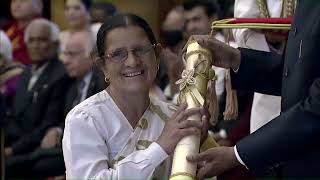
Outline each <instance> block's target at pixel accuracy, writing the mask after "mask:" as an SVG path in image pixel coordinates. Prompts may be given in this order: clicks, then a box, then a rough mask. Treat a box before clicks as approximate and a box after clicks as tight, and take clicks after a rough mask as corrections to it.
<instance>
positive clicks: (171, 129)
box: [156, 104, 207, 154]
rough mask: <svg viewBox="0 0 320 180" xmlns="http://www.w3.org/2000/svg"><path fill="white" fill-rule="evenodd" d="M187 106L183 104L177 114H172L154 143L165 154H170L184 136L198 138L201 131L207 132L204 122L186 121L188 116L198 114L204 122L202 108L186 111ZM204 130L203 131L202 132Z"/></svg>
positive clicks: (204, 114) (204, 113) (204, 116)
mask: <svg viewBox="0 0 320 180" xmlns="http://www.w3.org/2000/svg"><path fill="white" fill-rule="evenodd" d="M186 108H187V105H186V104H183V105H181V106H180V107H179V109H178V110H177V112H176V113H175V114H173V116H172V117H171V119H170V120H169V121H167V122H166V125H165V127H164V129H163V131H162V133H161V135H160V137H159V138H158V140H157V141H156V142H157V143H158V144H159V145H160V146H161V147H162V148H163V149H164V151H166V153H167V154H171V153H172V152H173V151H174V149H175V147H176V145H177V144H178V142H179V141H180V140H181V139H182V138H183V137H185V136H190V135H197V136H200V134H201V131H207V129H205V128H204V122H202V121H193V120H187V119H188V117H189V116H191V115H196V114H199V115H200V117H201V119H202V120H206V119H207V118H206V112H205V110H204V109H203V108H191V109H186ZM204 129H205V130H204Z"/></svg>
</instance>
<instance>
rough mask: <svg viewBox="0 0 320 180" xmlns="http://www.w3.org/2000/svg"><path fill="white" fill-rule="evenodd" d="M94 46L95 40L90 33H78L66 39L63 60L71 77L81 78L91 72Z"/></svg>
mask: <svg viewBox="0 0 320 180" xmlns="http://www.w3.org/2000/svg"><path fill="white" fill-rule="evenodd" d="M93 46H94V39H93V36H92V33H91V32H89V31H81V32H76V33H74V34H73V35H71V36H70V37H68V39H66V42H65V45H64V49H63V52H62V56H61V60H62V62H63V64H64V65H65V68H66V70H67V72H68V74H69V76H71V77H75V78H81V77H83V76H84V75H86V74H87V73H88V72H89V71H90V70H91V68H92V65H93V61H92V60H91V58H90V52H91V50H92V49H93Z"/></svg>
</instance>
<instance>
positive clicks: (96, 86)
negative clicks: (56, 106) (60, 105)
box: [62, 70, 106, 127]
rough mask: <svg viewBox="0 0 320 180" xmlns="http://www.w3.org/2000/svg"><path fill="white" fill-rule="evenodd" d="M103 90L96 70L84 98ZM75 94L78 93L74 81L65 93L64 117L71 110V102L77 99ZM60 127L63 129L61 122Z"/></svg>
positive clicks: (103, 86)
mask: <svg viewBox="0 0 320 180" xmlns="http://www.w3.org/2000/svg"><path fill="white" fill-rule="evenodd" d="M105 88H106V83H105V82H104V79H103V75H102V74H101V73H99V72H97V71H96V70H94V71H92V77H91V80H90V83H89V87H88V91H87V95H86V98H88V97H90V96H92V95H94V94H96V93H98V92H100V91H102V90H103V89H105ZM77 93H78V90H77V83H76V81H74V82H73V83H72V84H71V86H70V88H69V90H68V92H67V96H66V100H65V107H64V115H65V117H66V116H67V114H68V112H69V111H70V110H71V109H72V108H73V102H74V100H75V98H76V97H77ZM62 127H64V121H63V126H62Z"/></svg>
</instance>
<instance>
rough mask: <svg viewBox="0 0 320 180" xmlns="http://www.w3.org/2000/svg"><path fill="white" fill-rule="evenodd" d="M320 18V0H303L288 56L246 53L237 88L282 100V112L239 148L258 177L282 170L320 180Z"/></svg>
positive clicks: (235, 79)
mask: <svg viewBox="0 0 320 180" xmlns="http://www.w3.org/2000/svg"><path fill="white" fill-rule="evenodd" d="M319 17H320V1H313V0H303V1H302V0H300V1H298V5H297V9H296V14H295V17H294V22H293V24H292V28H291V31H290V33H289V39H288V44H287V47H286V52H285V56H284V57H281V56H279V55H276V54H272V53H267V52H258V51H254V50H248V49H240V51H241V65H240V69H239V71H238V73H237V74H234V73H233V74H232V82H233V86H234V87H235V88H239V89H245V90H254V91H257V92H260V93H264V94H271V95H281V96H282V102H281V114H280V115H279V116H278V117H276V118H275V119H274V120H272V121H271V122H269V123H268V124H267V125H265V126H264V127H262V128H261V129H260V130H258V131H256V132H255V133H253V134H252V135H250V136H248V137H246V138H244V139H243V140H241V141H240V142H238V143H237V145H236V146H237V150H238V153H239V155H240V157H241V159H242V160H243V162H244V163H245V164H246V166H248V168H249V169H251V170H253V171H255V172H257V173H262V172H266V171H268V170H272V169H275V168H277V167H282V168H281V169H282V170H281V172H282V175H283V176H284V177H295V178H302V177H304V178H306V177H320V172H319V167H320V166H319V162H320V141H319V137H320V71H319V68H320V60H319V57H320V51H319V49H318V48H319V47H320V18H319ZM283 58H284V59H283ZM281 77H282V78H281Z"/></svg>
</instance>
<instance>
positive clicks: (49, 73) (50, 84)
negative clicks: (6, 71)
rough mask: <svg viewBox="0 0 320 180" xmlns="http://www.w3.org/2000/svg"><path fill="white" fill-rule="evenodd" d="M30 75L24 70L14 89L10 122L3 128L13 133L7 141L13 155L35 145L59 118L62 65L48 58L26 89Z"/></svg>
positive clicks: (63, 77) (63, 83)
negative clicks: (36, 78) (11, 137)
mask: <svg viewBox="0 0 320 180" xmlns="http://www.w3.org/2000/svg"><path fill="white" fill-rule="evenodd" d="M30 78H31V72H30V69H26V70H25V71H24V72H23V73H22V75H21V80H20V82H19V85H18V88H17V92H16V97H15V102H14V111H15V112H14V121H13V123H12V124H11V126H9V128H8V129H7V130H8V131H9V134H8V136H15V138H14V139H15V140H14V141H13V143H12V144H11V147H12V148H13V152H14V154H20V153H26V152H29V151H32V150H33V149H35V148H36V147H38V146H39V144H40V142H41V140H42V138H43V136H44V134H45V132H46V131H47V129H48V128H50V127H52V126H56V125H57V124H58V123H59V122H60V119H62V118H63V107H64V105H63V104H64V100H63V99H64V98H63V97H64V95H65V94H64V89H65V88H67V86H68V83H69V78H68V76H67V74H66V73H65V69H64V67H63V65H62V64H61V63H60V62H59V61H58V60H57V59H52V60H50V61H49V64H48V65H47V67H46V68H45V69H44V71H43V72H42V74H41V75H40V77H39V79H38V80H37V81H36V83H35V84H34V86H33V88H32V89H31V90H30V91H28V83H29V80H30ZM9 138H10V137H9Z"/></svg>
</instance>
